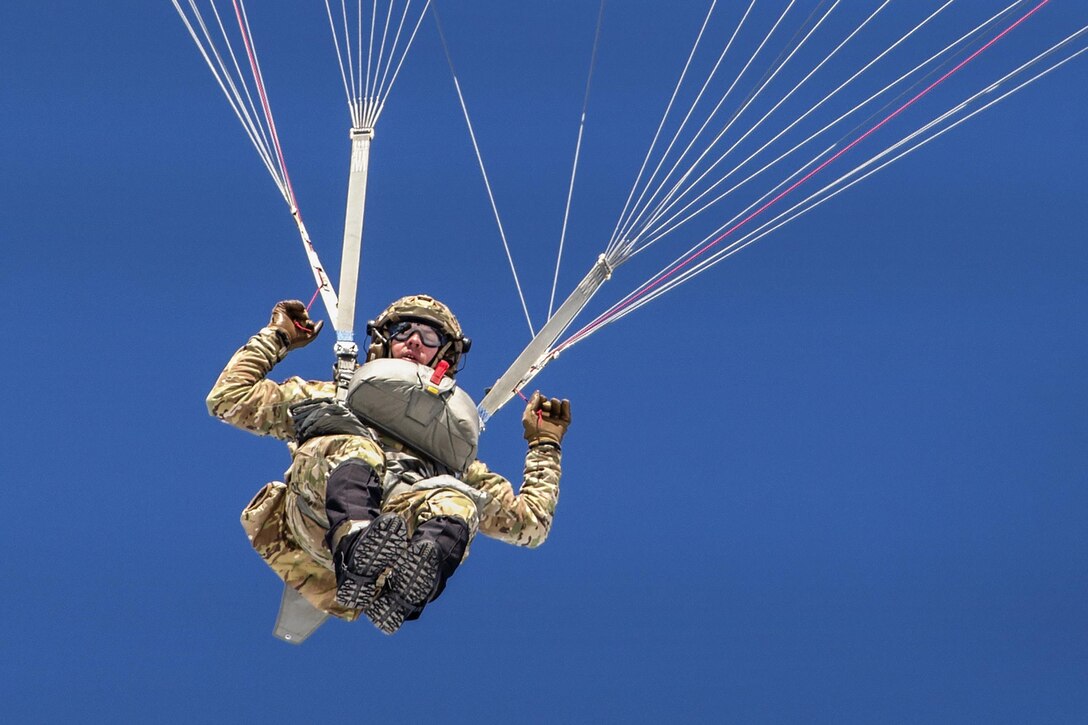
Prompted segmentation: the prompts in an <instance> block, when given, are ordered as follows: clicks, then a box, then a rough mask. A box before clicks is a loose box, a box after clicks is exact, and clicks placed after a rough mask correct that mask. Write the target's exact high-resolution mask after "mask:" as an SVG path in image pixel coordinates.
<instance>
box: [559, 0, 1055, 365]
mask: <svg viewBox="0 0 1088 725" xmlns="http://www.w3.org/2000/svg"><path fill="white" fill-rule="evenodd" d="M1049 2H1050V0H1042V1H1041V2H1039V3H1038V4H1037V5H1035V6H1034V7H1033V8H1032V9H1031V10H1029V11H1028V12H1027V13H1025V14H1024V15H1022V16H1021V17H1020V18H1018V19H1017V20H1016V21H1014V22H1013V23H1012V24H1011V25H1009V26H1008V27H1007V28H1005V29H1004V30H1002V31H1001V32H1000V33H998V34H997V35H996V36H994V37H993V38H991V39H990V40H989V41H987V42H986V44H984V45H983V46H982V47H980V48H978V49H977V50H975V51H974V52H973V53H971V54H970V55H969V56H967V57H966V58H964V59H963V60H961V61H960V62H959V63H957V64H956V65H955V66H953V67H952V68H951V69H950V70H948V71H947V72H945V73H944V74H943V75H942V76H941V77H940V78H938V79H937V80H935V81H933V82H932V83H930V84H929V85H928V86H926V87H925V88H924V89H922V90H921V91H920V92H919V93H917V94H915V95H914V96H912V97H911V98H910V99H909V100H908V101H906V102H905V103H903V104H902V105H900V106H899V107H898V108H896V109H895V110H894V111H892V112H891V113H890V114H888V115H887V116H885V117H884V118H883V119H882V120H881V121H880V122H878V123H877V124H876V125H874V126H873V127H871V128H870V129H869V130H868V131H866V132H865V133H863V134H861V135H860V136H858V137H857V138H855V139H854V140H853V141H852V142H850V143H849V144H848V145H847V146H845V147H843V148H842V149H840V150H839V151H837V152H836V153H835V154H833V155H832V156H831V157H829V158H828V159H826V160H825V161H823V162H822V163H820V165H819V166H817V167H815V168H814V169H812V170H811V171H809V172H808V173H806V174H805V175H804V176H802V177H801V178H800V179H798V180H797V181H795V182H794V183H793V184H791V185H790V186H789V187H787V188H786V189H785V190H784V191H782V192H780V193H779V194H777V195H776V196H775V197H774V198H772V199H771V200H770V201H768V202H766V203H764V204H763V205H762V206H760V207H759V208H758V209H756V210H755V211H754V212H752V213H751V214H749V215H748V216H746V217H745V218H744V219H742V220H741V221H739V222H737V223H736V224H734V225H733V226H731V227H730V228H729V229H727V230H726V231H725V232H723V233H722V234H720V235H719V236H717V237H716V238H715V239H713V240H712V241H710V242H709V243H707V244H705V245H703V246H702V247H701V248H700V249H698V250H697V251H695V252H694V253H692V254H690V255H688V256H687V257H685V258H684V259H682V260H680V261H679V262H676V263H674V264H672V265H670V266H669V267H668V268H666V269H665V270H663V271H662V272H661V273H659V274H658V275H656V276H655V277H654V278H653V279H652V280H651V281H649V282H647V283H645V284H643V285H642V286H641V287H640V288H639V290H637V291H636V292H635V293H632V294H631V295H629V296H628V297H627V298H625V299H626V301H625V302H622V303H620V304H617V305H614V306H613V307H612V308H610V309H609V310H608V311H606V312H604V313H602V314H601V315H599V316H598V317H596V318H595V319H594V320H593V321H592V322H590V323H589V324H588V325H586V326H585V327H583V328H582V329H581V330H579V331H578V332H576V333H574V334H573V335H572V336H571V337H570V338H568V339H567V340H566V341H564V342H563V343H560V344H559V345H558V346H556V348H555V350H554V353H555V354H558V352H559V351H561V350H563V349H566V348H567V347H570V346H571V345H573V344H574V343H575V342H577V341H578V340H580V339H582V338H584V337H586V336H587V335H589V334H590V333H592V332H593V331H595V330H596V329H597V328H599V327H601V326H602V325H604V324H606V323H607V322H609V321H610V319H611V318H615V317H617V316H618V315H620V314H621V313H623V310H624V308H627V307H631V306H632V305H633V304H635V303H636V302H637V301H638V300H639V299H640V298H642V297H644V296H645V295H646V294H648V293H649V292H651V291H652V290H653V289H655V288H656V287H658V286H660V285H661V284H662V283H664V282H665V281H667V280H668V279H669V278H671V277H672V276H673V275H675V274H676V273H677V272H679V271H680V270H681V269H683V268H684V267H686V266H688V265H689V264H691V263H692V262H693V261H695V260H696V259H698V258H699V257H701V256H702V255H703V254H705V253H706V252H707V251H708V250H710V249H711V248H713V247H715V246H717V245H718V244H719V243H721V242H722V241H723V240H724V239H725V238H726V237H728V236H729V235H731V234H732V233H733V232H734V231H736V230H737V229H740V228H741V227H743V226H744V225H746V224H747V223H748V222H749V221H751V220H752V219H755V218H756V217H758V216H759V215H761V214H762V213H763V212H764V211H766V210H767V209H769V208H770V207H772V206H773V205H774V204H776V203H778V201H780V200H781V199H783V198H784V197H786V196H787V195H789V194H790V193H792V192H793V191H794V190H795V189H797V188H798V187H799V186H801V185H802V184H804V183H805V182H807V181H808V180H809V179H811V178H812V177H813V176H815V175H816V174H818V173H819V172H820V171H822V170H823V169H825V168H827V166H829V165H830V164H832V163H834V162H835V161H836V160H837V159H839V158H841V157H842V156H843V155H844V154H846V153H847V152H849V151H850V150H851V149H853V148H854V147H855V146H857V145H858V144H860V143H861V142H862V141H864V140H865V139H867V138H868V137H869V136H871V135H872V134H874V133H875V132H876V131H878V130H879V129H881V128H882V127H883V126H885V125H886V124H887V123H888V122H889V121H891V120H892V119H893V118H895V117H897V116H899V115H900V114H901V113H903V112H904V111H905V110H906V109H908V108H909V107H910V106H912V105H914V104H915V103H916V102H917V101H918V100H919V99H921V98H922V97H924V96H926V95H927V94H928V93H929V92H930V91H932V90H933V89H934V88H936V87H937V86H939V85H941V84H942V83H944V81H945V80H947V79H948V78H950V77H951V76H952V75H954V74H955V73H957V72H958V71H959V70H960V69H962V68H963V67H964V66H966V65H967V64H969V63H970V62H972V61H973V60H974V59H975V58H977V57H978V56H980V55H981V54H982V53H984V52H985V51H987V50H989V49H990V48H991V47H992V46H993V45H994V44H996V43H997V42H998V41H999V40H1001V39H1002V38H1004V37H1005V36H1006V35H1008V34H1009V33H1010V32H1012V31H1013V30H1014V29H1016V28H1017V27H1019V26H1020V25H1021V24H1023V23H1024V22H1026V21H1027V20H1028V19H1029V18H1030V17H1032V16H1033V15H1034V14H1035V13H1036V12H1038V11H1039V10H1041V9H1042V8H1043V7H1045V6H1046V5H1047V4H1049Z"/></svg>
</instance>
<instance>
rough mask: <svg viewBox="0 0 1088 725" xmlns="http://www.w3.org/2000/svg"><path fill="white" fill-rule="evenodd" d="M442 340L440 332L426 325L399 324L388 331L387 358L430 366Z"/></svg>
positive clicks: (416, 323)
mask: <svg viewBox="0 0 1088 725" xmlns="http://www.w3.org/2000/svg"><path fill="white" fill-rule="evenodd" d="M444 339H445V335H443V334H442V332H441V331H440V330H438V329H437V328H435V327H433V326H431V325H428V324H426V323H423V322H399V323H397V324H395V325H393V326H392V327H391V328H390V330H389V356H390V357H391V358H393V359H394V360H411V361H412V362H416V363H422V364H424V365H430V364H431V363H432V362H434V358H435V355H437V354H438V348H440V347H441V346H442V343H443V341H444Z"/></svg>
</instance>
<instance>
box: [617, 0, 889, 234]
mask: <svg viewBox="0 0 1088 725" xmlns="http://www.w3.org/2000/svg"><path fill="white" fill-rule="evenodd" d="M889 2H891V0H885V2H884V5H882V6H881V7H880V8H878V9H877V11H876V12H879V11H880V10H881V9H882V8H883V7H884V6H885V5H887V4H888V3H889ZM838 5H839V2H838V0H836V2H835V3H834V4H833V5H832V6H831V7H830V8H829V9H828V10H827V12H825V13H824V14H823V16H821V17H820V19H819V20H818V21H817V22H816V24H815V25H814V26H813V27H812V28H811V29H810V30H809V31H808V32H807V33H806V34H805V36H804V37H803V38H802V39H801V40H800V42H799V43H797V45H796V46H795V47H794V48H793V50H791V51H790V52H789V54H788V55H787V56H786V57H785V58H784V59H782V57H781V56H779V59H777V60H776V61H775V63H778V66H777V67H776V68H774V70H773V72H769V73H768V74H767V76H766V77H765V78H764V79H763V80H761V82H760V84H759V87H758V88H757V89H756V90H755V91H754V92H753V93H752V95H751V96H750V97H749V98H748V99H747V100H746V101H745V102H744V104H743V106H742V107H741V108H740V109H739V110H738V111H737V112H736V114H735V115H734V117H733V119H732V120H731V121H730V124H729V126H726V128H725V129H723V130H722V132H721V133H720V134H719V135H718V136H717V138H715V139H714V141H713V142H712V143H711V145H710V146H709V147H708V148H707V149H706V151H704V152H703V153H702V154H701V155H700V156H699V158H698V159H696V161H695V163H694V164H692V166H691V167H690V168H689V169H688V171H687V172H685V173H684V174H683V175H682V176H681V177H680V179H678V180H677V181H676V183H675V184H674V185H673V187H672V188H671V189H670V190H669V192H668V193H667V194H666V195H665V197H664V198H663V199H662V200H661V201H660V202H659V203H658V204H657V207H656V208H655V209H654V211H653V212H652V213H651V214H650V215H649V216H648V217H647V218H646V221H645V222H643V223H642V229H641V230H640V231H639V232H638V233H637V234H635V235H634V236H635V237H636V238H637V237H639V236H642V234H643V232H644V230H645V229H647V228H650V227H652V226H653V225H654V224H655V223H656V222H657V220H658V219H660V218H661V217H662V216H663V215H664V214H666V213H667V212H668V210H669V209H670V208H672V207H673V206H675V204H676V203H677V202H676V201H675V200H676V199H677V198H678V197H680V196H682V195H683V194H684V193H687V191H689V190H690V188H691V187H689V188H688V189H684V190H683V191H680V190H681V188H682V187H683V184H684V183H685V182H686V180H687V178H688V177H689V176H691V174H693V173H694V172H695V168H696V166H697V165H698V164H699V162H701V161H702V160H703V159H704V158H705V157H706V155H707V154H709V153H710V150H711V148H713V146H714V145H715V144H717V142H718V141H719V140H720V139H721V138H722V137H723V136H724V135H725V133H726V131H728V130H729V128H730V127H731V126H732V124H733V122H734V121H736V120H737V119H739V118H740V115H741V114H742V113H744V111H746V110H747V109H748V107H749V106H750V105H751V104H752V103H753V102H754V101H755V100H756V99H757V98H758V97H759V95H760V94H761V93H762V92H763V91H764V90H765V89H766V88H767V86H768V85H769V84H770V83H771V81H773V80H774V78H775V76H777V75H778V74H779V73H780V72H781V71H782V69H783V68H785V67H786V64H787V63H789V61H790V60H791V59H792V58H793V56H794V55H795V54H796V53H797V52H798V51H800V50H801V48H802V47H803V46H804V45H805V43H806V42H808V40H809V38H811V37H812V34H813V33H815V32H816V31H817V30H818V29H819V27H820V26H821V25H822V24H823V22H824V20H826V19H827V17H828V16H829V15H831V13H832V11H834V10H835V8H836V7H838ZM875 14H876V13H875V12H874V13H873V15H870V16H869V18H868V19H866V20H865V22H863V23H862V24H861V25H860V26H858V27H857V28H856V29H855V30H854V31H853V32H852V33H851V34H850V35H848V36H847V37H846V39H845V40H843V41H842V42H841V43H839V45H838V46H837V47H836V48H834V49H833V50H832V51H831V52H830V53H829V54H828V55H827V56H825V57H824V59H823V60H821V61H820V62H819V63H818V64H817V65H816V66H815V67H814V68H813V69H812V70H811V71H809V72H808V73H807V74H806V75H805V77H804V78H802V79H801V80H800V81H799V82H798V83H797V84H796V85H794V87H793V88H791V89H790V90H789V91H788V92H787V93H786V94H785V95H783V96H782V98H780V99H779V100H778V102H777V103H775V104H774V105H773V106H772V107H771V109H770V110H768V111H767V112H766V113H764V114H763V116H762V117H761V118H760V119H759V120H758V121H756V123H755V124H754V125H753V126H752V127H751V128H749V129H748V130H747V131H745V132H744V133H743V134H742V135H741V136H740V137H739V138H738V139H737V140H736V141H734V142H733V145H732V146H730V147H729V148H728V149H726V151H725V153H723V154H722V155H721V156H720V157H719V158H718V160H717V161H715V162H714V164H712V165H711V166H710V167H709V168H708V169H707V170H706V171H705V172H704V173H703V174H701V175H700V176H699V178H698V179H696V181H695V182H693V185H694V184H697V183H698V182H699V181H701V180H702V179H703V178H705V177H706V175H707V174H709V173H710V172H711V171H712V170H713V169H714V167H715V166H717V164H718V163H720V162H721V161H722V160H724V159H725V158H726V157H728V156H729V155H730V154H731V153H733V151H735V150H736V148H737V147H738V146H739V145H740V144H741V143H743V142H744V140H745V139H746V138H748V136H750V135H751V134H752V133H753V132H755V130H756V129H758V128H759V127H760V126H761V125H762V124H763V122H764V121H766V120H767V119H768V118H769V117H770V116H771V114H773V113H774V112H775V111H776V110H778V108H779V107H781V105H782V104H783V103H785V102H786V101H787V100H788V99H789V98H790V96H792V95H793V94H794V93H795V92H797V90H798V89H799V88H800V87H801V86H803V85H804V84H805V83H806V82H807V81H808V80H809V79H810V78H812V76H813V75H815V74H816V73H817V72H818V71H819V70H820V68H822V67H823V65H824V63H826V62H827V61H829V60H830V59H831V58H832V57H834V55H835V54H836V53H838V51H839V50H840V49H842V47H843V46H844V45H845V44H846V43H847V42H849V41H850V39H851V38H853V37H854V35H856V34H857V33H858V32H860V31H861V29H862V28H863V27H864V26H865V24H866V23H868V21H869V20H871V19H872V17H873V16H874V15H875ZM810 19H811V18H810ZM779 61H781V62H779ZM685 154H686V150H685ZM682 158H683V156H681V157H680V158H679V159H677V161H676V163H675V164H674V165H673V167H672V169H670V170H669V173H668V174H666V176H665V178H664V179H662V182H661V186H659V187H658V189H657V190H655V191H654V193H653V195H652V196H651V200H652V199H653V198H656V197H657V195H658V194H659V193H660V191H661V189H662V188H663V187H664V184H665V182H666V181H667V180H668V179H669V178H670V177H671V176H672V173H673V171H675V170H676V167H677V166H679V164H680V161H681V160H682ZM719 183H720V182H719ZM647 208H649V205H647Z"/></svg>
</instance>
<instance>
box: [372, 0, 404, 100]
mask: <svg viewBox="0 0 1088 725" xmlns="http://www.w3.org/2000/svg"><path fill="white" fill-rule="evenodd" d="M374 6H375V9H376V8H377V2H375V3H374ZM404 9H405V11H407V10H408V6H407V5H405V6H404ZM392 18H393V3H392V1H390V3H389V5H387V6H386V11H385V24H384V25H383V27H382V32H381V42H380V43H378V53H377V55H376V56H375V57H374V70H373V71H371V70H370V69H369V67H368V69H367V78H366V84H367V91H366V95H367V97H368V98H374V97H376V96H377V95H378V77H379V76H380V75H381V74H382V68H383V67H384V66H385V63H386V58H385V43H386V41H387V40H388V39H389V23H390V22H391V21H392ZM377 37H378V36H377V35H376V34H374V33H371V36H370V44H371V46H372V47H373V45H374V40H375V39H376V38H377ZM390 52H392V50H390ZM369 63H370V61H369V59H368V60H367V64H368V66H369Z"/></svg>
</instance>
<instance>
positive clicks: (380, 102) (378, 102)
mask: <svg viewBox="0 0 1088 725" xmlns="http://www.w3.org/2000/svg"><path fill="white" fill-rule="evenodd" d="M430 6H431V0H426V2H425V3H424V4H423V9H422V10H421V11H420V13H419V17H418V18H417V19H416V24H415V27H413V28H412V34H411V35H410V36H409V37H408V41H407V42H406V43H405V45H404V51H403V52H402V53H401V54H400V60H398V61H397V67H396V68H395V69H394V70H393V75H392V77H390V78H389V82H388V83H386V82H385V78H386V77H389V69H390V68H391V67H392V62H390V63H389V64H388V65H387V66H386V68H385V74H384V75H383V77H382V82H381V87H380V89H379V91H378V92H377V95H376V97H375V104H374V109H373V112H372V113H371V116H370V125H371V126H373V125H374V124H376V123H377V122H378V116H380V115H381V113H382V110H383V109H384V108H385V101H386V99H388V98H389V92H390V90H391V89H392V88H393V84H394V83H396V82H397V76H399V75H400V69H401V67H402V66H403V65H404V59H405V58H407V57H408V51H409V49H411V47H412V43H414V42H415V39H416V35H417V34H418V33H419V27H420V26H421V25H422V24H423V18H424V17H426V15H427V10H428V9H429V8H430ZM404 13H405V15H404V17H406V16H407V14H408V6H407V5H405V7H404ZM404 17H402V18H401V24H402V25H403V23H404ZM400 32H401V31H400V29H399V28H398V29H397V37H398V38H399V37H400ZM397 42H399V41H394V45H396V43H397Z"/></svg>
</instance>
